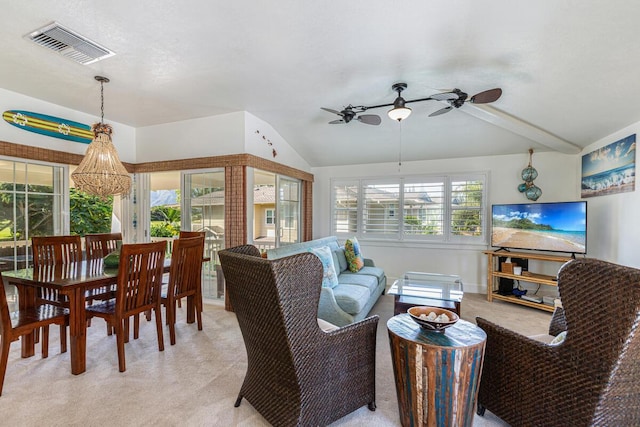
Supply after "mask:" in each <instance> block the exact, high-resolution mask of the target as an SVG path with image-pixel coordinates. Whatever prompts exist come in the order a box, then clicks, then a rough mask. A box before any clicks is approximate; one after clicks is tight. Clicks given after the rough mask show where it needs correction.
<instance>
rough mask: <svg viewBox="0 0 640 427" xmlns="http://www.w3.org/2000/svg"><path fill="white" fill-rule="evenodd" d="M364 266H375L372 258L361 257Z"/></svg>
mask: <svg viewBox="0 0 640 427" xmlns="http://www.w3.org/2000/svg"><path fill="white" fill-rule="evenodd" d="M363 261H364V266H365V267H375V266H376V265H375V264H374V262H373V260H372V259H371V258H363Z"/></svg>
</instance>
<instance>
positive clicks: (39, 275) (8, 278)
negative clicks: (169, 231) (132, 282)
mask: <svg viewBox="0 0 640 427" xmlns="http://www.w3.org/2000/svg"><path fill="white" fill-rule="evenodd" d="M203 261H204V260H203ZM170 265H171V260H170V259H168V258H167V259H165V261H164V272H165V273H167V272H169V270H170ZM1 274H2V278H3V280H4V281H5V283H7V284H9V285H15V286H16V287H17V290H18V298H19V302H18V306H19V308H20V310H23V309H28V308H30V307H35V306H36V304H37V295H38V289H39V288H43V289H48V290H54V291H57V292H58V293H59V294H60V295H64V296H66V299H67V300H68V304H69V305H68V308H69V337H70V340H69V351H70V353H71V354H70V358H71V373H72V374H75V375H78V374H81V373H83V372H85V371H86V364H87V358H86V351H87V316H86V311H85V307H86V304H87V300H86V295H87V292H89V291H91V290H92V289H98V288H101V287H106V286H114V285H117V276H118V267H114V268H106V267H105V266H104V263H103V260H102V259H94V260H84V261H81V262H74V263H68V264H61V265H54V266H40V267H38V268H25V269H20V270H13V271H3V272H2V273H1ZM198 297H200V296H196V298H198ZM194 321H195V304H194V300H193V298H187V322H188V323H193V322H194ZM21 341H22V357H23V358H26V357H31V356H33V355H34V354H35V335H34V334H33V333H32V334H29V335H25V336H24V337H23V338H22V340H21Z"/></svg>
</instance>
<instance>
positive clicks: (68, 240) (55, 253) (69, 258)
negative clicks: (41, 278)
mask: <svg viewBox="0 0 640 427" xmlns="http://www.w3.org/2000/svg"><path fill="white" fill-rule="evenodd" d="M31 250H32V251H33V265H34V267H38V266H42V265H58V264H70V263H74V262H79V261H82V240H81V238H80V236H35V237H32V238H31Z"/></svg>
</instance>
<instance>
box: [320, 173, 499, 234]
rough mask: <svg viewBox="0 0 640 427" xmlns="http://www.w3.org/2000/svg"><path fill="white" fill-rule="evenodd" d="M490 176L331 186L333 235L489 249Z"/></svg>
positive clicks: (342, 182) (352, 182) (357, 181)
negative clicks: (473, 245)
mask: <svg viewBox="0 0 640 427" xmlns="http://www.w3.org/2000/svg"><path fill="white" fill-rule="evenodd" d="M485 183H486V174H469V175H439V176H435V175H434V176H429V175H425V176H410V177H400V178H380V179H351V180H333V181H332V184H331V198H332V200H331V206H332V212H331V221H332V222H331V231H332V234H336V235H342V236H344V237H347V236H351V235H357V236H359V237H361V238H367V237H369V238H383V239H395V240H404V241H427V242H428V241H432V242H451V243H453V242H457V243H478V244H484V243H486V239H485V236H486V232H485V227H486V224H485V204H486V185H485Z"/></svg>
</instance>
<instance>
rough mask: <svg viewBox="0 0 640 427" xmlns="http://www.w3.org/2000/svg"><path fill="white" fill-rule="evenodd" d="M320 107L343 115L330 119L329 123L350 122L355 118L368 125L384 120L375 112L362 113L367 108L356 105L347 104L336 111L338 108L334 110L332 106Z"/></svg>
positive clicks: (377, 123)
mask: <svg viewBox="0 0 640 427" xmlns="http://www.w3.org/2000/svg"><path fill="white" fill-rule="evenodd" d="M320 108H322V109H323V110H325V111H328V112H330V113H333V114H337V115H339V116H340V117H342V118H341V119H337V120H332V121H330V122H329V124H332V125H337V124H342V123H349V122H350V121H351V120H353V119H356V120H357V121H359V122H361V123H364V124H367V125H379V124H380V122H381V121H382V120H381V119H380V116H377V115H375V114H360V113H362V112H364V111H365V110H363V109H362V107H354V106H353V105H347V106H346V107H345V108H344V110H342V111H336V110H332V109H331V108H324V107H320ZM358 114H360V115H358Z"/></svg>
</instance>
